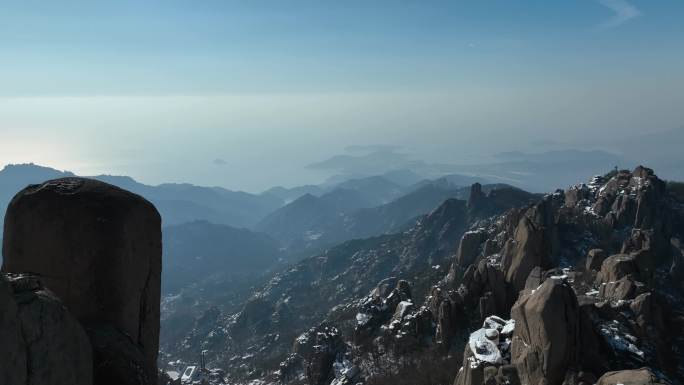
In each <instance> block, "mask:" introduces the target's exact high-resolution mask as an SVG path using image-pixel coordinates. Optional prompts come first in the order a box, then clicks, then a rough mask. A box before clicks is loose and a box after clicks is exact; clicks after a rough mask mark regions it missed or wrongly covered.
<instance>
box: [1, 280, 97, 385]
mask: <svg viewBox="0 0 684 385" xmlns="http://www.w3.org/2000/svg"><path fill="white" fill-rule="evenodd" d="M0 308H2V310H3V312H2V316H0V338H2V339H1V340H0V341H2V343H0V360H1V361H0V362H2V365H0V383H2V384H6V385H15V384H16V385H24V384H32V385H54V384H74V385H91V384H92V383H93V356H92V349H91V345H90V341H89V340H88V336H87V334H86V332H85V330H83V327H82V326H81V325H80V324H79V322H78V321H77V320H76V319H75V318H74V316H72V315H71V314H70V313H69V312H68V311H67V309H66V308H65V307H64V305H63V304H62V303H61V302H60V301H59V299H57V297H56V296H55V295H54V294H53V293H52V292H50V291H49V290H47V289H46V288H44V287H43V286H42V284H41V283H40V282H39V280H38V279H37V278H36V277H33V276H9V277H8V279H6V278H5V277H4V275H0Z"/></svg>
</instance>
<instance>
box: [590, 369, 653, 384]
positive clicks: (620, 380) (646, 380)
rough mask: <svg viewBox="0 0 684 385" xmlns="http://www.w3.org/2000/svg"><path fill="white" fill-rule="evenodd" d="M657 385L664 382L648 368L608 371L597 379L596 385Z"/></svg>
mask: <svg viewBox="0 0 684 385" xmlns="http://www.w3.org/2000/svg"><path fill="white" fill-rule="evenodd" d="M620 384H622V385H657V384H665V382H661V381H660V380H659V379H658V377H656V375H655V374H654V373H653V372H652V371H651V369H649V368H641V369H635V370H619V371H616V372H608V373H606V374H604V375H602V376H601V378H599V379H598V382H597V383H596V385H620Z"/></svg>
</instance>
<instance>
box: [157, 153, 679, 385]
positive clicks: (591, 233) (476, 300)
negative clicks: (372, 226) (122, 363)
mask: <svg viewBox="0 0 684 385" xmlns="http://www.w3.org/2000/svg"><path fill="white" fill-rule="evenodd" d="M682 237H684V201H683V200H682V185H681V184H678V183H672V182H670V183H668V182H665V181H663V180H661V179H659V178H658V177H657V176H656V175H655V174H654V172H653V171H652V170H650V169H648V168H645V167H637V168H636V169H635V170H633V171H626V170H622V171H614V172H611V173H609V174H606V175H603V176H596V177H592V178H591V179H590V180H589V181H588V182H586V183H582V184H578V185H575V186H572V187H570V188H569V189H567V190H565V191H563V190H558V191H555V192H554V193H551V194H546V195H543V196H539V195H534V194H529V193H525V192H523V191H520V190H517V189H511V188H505V187H504V188H499V189H493V190H491V191H489V192H483V190H482V186H481V185H479V184H475V185H473V186H472V187H471V188H470V192H469V196H468V200H467V201H463V200H458V199H453V198H451V199H447V200H446V201H444V202H443V203H442V204H441V205H440V206H439V207H437V208H436V209H434V210H433V211H432V212H431V213H430V214H428V215H426V216H422V217H420V218H419V219H417V220H416V221H415V223H414V224H413V225H412V226H409V227H407V228H406V229H404V230H403V231H401V232H399V233H397V234H387V235H382V236H378V237H371V238H367V239H362V240H354V241H349V242H345V243H342V244H340V245H337V246H334V247H331V248H329V249H327V250H325V251H323V252H321V253H320V254H318V255H315V256H312V257H309V258H305V259H304V260H302V261H300V262H298V263H295V264H293V265H291V266H290V267H287V268H285V269H283V270H282V271H280V272H276V273H274V274H273V275H272V276H271V277H270V278H269V279H267V280H266V281H265V282H264V283H263V284H261V285H257V286H255V287H254V290H253V291H252V293H251V295H249V297H248V298H246V299H245V301H244V302H243V303H242V305H240V306H239V307H238V308H237V309H236V308H235V306H233V307H232V310H231V309H224V308H221V307H220V306H217V307H212V308H211V309H209V310H207V311H205V312H204V313H203V315H202V316H201V317H198V318H197V319H195V321H194V322H193V325H192V327H191V328H190V329H189V330H188V331H187V333H185V334H184V336H183V337H182V338H179V339H178V340H176V341H162V356H163V357H166V358H181V359H186V360H189V359H191V358H192V357H193V356H196V355H197V354H199V352H200V351H202V350H205V351H206V352H207V357H208V359H209V360H210V361H211V362H212V363H213V364H214V365H216V366H218V367H221V368H224V369H225V370H226V372H227V377H228V379H229V381H230V382H231V383H264V384H266V383H274V384H276V383H279V384H316V385H323V384H325V385H328V384H335V385H339V384H358V383H364V384H443V383H451V382H454V383H456V384H481V383H487V384H490V383H491V384H540V383H548V384H593V383H600V384H617V383H638V384H656V383H675V384H676V383H681V381H682V378H684V377H683V376H684V365H683V363H684V351H683V350H682V349H681V346H684V345H682V343H683V342H684V292H683V290H684V288H683V287H682V281H683V278H684V250H683V249H684V247H683V246H682V242H681V240H682ZM630 381H631V382H630Z"/></svg>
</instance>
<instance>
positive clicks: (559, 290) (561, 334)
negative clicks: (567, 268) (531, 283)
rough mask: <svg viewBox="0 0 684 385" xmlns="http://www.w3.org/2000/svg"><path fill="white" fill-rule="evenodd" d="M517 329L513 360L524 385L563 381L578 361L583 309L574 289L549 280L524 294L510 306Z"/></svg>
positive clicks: (560, 281) (555, 280) (559, 382)
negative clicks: (569, 369) (580, 307)
mask: <svg viewBox="0 0 684 385" xmlns="http://www.w3.org/2000/svg"><path fill="white" fill-rule="evenodd" d="M511 318H513V320H515V325H516V327H515V332H514V334H513V340H512V342H511V363H512V364H514V365H515V366H516V367H517V368H518V374H519V376H520V380H521V382H522V383H523V384H530V385H537V384H543V383H548V384H550V385H554V384H561V383H562V382H563V379H564V378H565V375H566V371H567V369H568V368H570V367H573V366H574V365H575V364H576V363H578V362H579V351H580V346H579V345H580V310H579V304H578V302H577V298H576V297H575V293H574V292H573V290H572V288H571V287H570V286H569V285H568V284H567V283H565V282H564V281H562V280H560V279H547V280H546V281H544V283H543V284H542V285H541V287H539V288H538V289H536V290H534V291H526V292H524V293H523V294H521V297H520V298H519V299H518V301H517V302H516V304H515V305H514V306H513V309H511Z"/></svg>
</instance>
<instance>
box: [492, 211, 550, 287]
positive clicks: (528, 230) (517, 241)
mask: <svg viewBox="0 0 684 385" xmlns="http://www.w3.org/2000/svg"><path fill="white" fill-rule="evenodd" d="M502 254H503V255H504V257H503V267H504V271H505V272H506V281H507V282H509V283H511V284H512V285H513V287H514V288H515V289H516V290H522V289H524V288H525V281H526V280H527V277H528V276H529V275H530V272H532V270H533V269H534V268H535V267H537V266H540V267H542V268H550V267H551V266H552V263H551V260H550V258H551V243H550V237H549V234H548V233H547V231H546V228H545V227H543V226H540V225H539V224H538V223H535V221H533V220H532V219H530V218H528V217H527V216H523V217H522V218H521V219H520V222H519V223H518V227H516V229H515V235H514V238H513V239H512V240H511V241H509V242H508V243H507V244H506V246H504V250H503V251H502Z"/></svg>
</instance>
